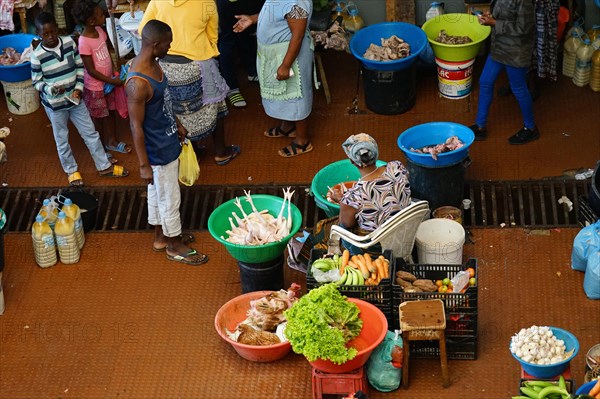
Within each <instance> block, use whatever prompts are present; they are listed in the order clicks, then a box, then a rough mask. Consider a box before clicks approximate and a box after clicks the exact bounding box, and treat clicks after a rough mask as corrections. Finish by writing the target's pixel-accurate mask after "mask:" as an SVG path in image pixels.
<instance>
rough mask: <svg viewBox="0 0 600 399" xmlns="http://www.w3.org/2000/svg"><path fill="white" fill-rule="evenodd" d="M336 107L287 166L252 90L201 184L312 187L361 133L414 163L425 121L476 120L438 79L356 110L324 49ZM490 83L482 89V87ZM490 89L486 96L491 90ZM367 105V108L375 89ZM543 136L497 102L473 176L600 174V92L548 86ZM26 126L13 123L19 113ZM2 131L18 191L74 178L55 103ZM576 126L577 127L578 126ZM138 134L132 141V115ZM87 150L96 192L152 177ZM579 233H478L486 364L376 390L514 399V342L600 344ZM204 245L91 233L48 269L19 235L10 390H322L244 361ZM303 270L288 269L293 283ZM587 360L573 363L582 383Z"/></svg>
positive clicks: (346, 75)
mask: <svg viewBox="0 0 600 399" xmlns="http://www.w3.org/2000/svg"><path fill="white" fill-rule="evenodd" d="M324 61H325V68H326V70H327V74H328V78H329V84H330V87H331V90H332V96H333V101H334V102H333V104H331V105H329V106H327V105H326V104H325V100H324V96H323V93H322V92H321V91H317V92H316V96H315V104H314V112H313V119H312V130H313V132H314V138H313V144H314V145H315V151H313V152H312V153H310V154H307V155H305V156H302V157H298V158H295V159H290V160H284V159H282V158H279V157H278V156H277V155H276V150H277V148H279V147H281V146H283V145H285V144H286V140H285V139H267V138H265V137H264V136H263V135H262V131H263V130H264V129H265V128H267V127H268V126H270V122H269V121H268V118H267V117H265V116H264V114H263V113H262V110H261V108H260V106H259V101H258V93H257V87H256V86H253V85H252V86H251V85H247V86H245V87H244V89H245V90H244V95H245V96H246V97H247V100H248V101H249V103H250V105H249V107H248V108H246V109H244V110H235V109H232V110H231V114H230V116H229V117H228V119H227V128H228V132H229V133H228V134H229V141H230V142H232V143H239V144H240V145H241V146H242V149H243V153H242V155H240V157H239V158H238V159H236V160H235V161H234V162H232V163H231V164H230V165H228V166H226V167H217V166H216V165H214V163H213V162H212V156H211V155H210V148H209V153H208V154H207V155H206V156H204V157H203V158H202V159H201V160H200V163H201V178H200V181H199V183H198V184H247V185H249V186H251V185H252V184H261V183H269V182H277V183H282V182H304V183H305V182H309V181H310V180H311V179H312V176H313V175H314V174H315V172H316V171H317V170H319V169H320V168H321V167H323V166H324V165H326V164H328V163H330V162H332V161H334V160H338V159H342V158H343V152H342V150H341V148H340V143H341V142H342V140H343V139H345V138H346V137H347V135H349V134H351V133H356V132H359V131H365V132H368V133H371V134H372V135H374V136H375V137H376V138H377V139H378V141H379V143H380V147H381V158H382V159H386V160H387V159H393V158H397V159H401V160H404V157H403V155H402V154H401V153H400V151H399V150H398V148H397V146H396V144H395V142H396V138H397V136H398V135H399V133H401V132H402V131H403V130H404V129H406V128H408V127H410V126H412V125H414V124H417V123H422V122H427V121H433V120H451V121H457V122H461V123H465V124H469V123H471V121H472V120H473V119H474V111H473V110H475V109H476V104H475V102H473V103H472V104H471V105H470V106H471V111H469V103H468V101H467V100H458V101H451V100H446V99H442V98H439V97H438V95H437V93H436V78H435V76H426V77H423V78H421V80H420V82H419V86H418V87H419V89H418V95H417V104H416V106H415V107H414V108H413V109H412V110H411V111H409V112H407V113H405V114H402V115H397V116H381V115H376V114H372V113H369V114H366V115H348V114H347V112H346V109H347V107H349V106H351V100H352V98H353V97H354V95H355V90H356V88H355V84H356V74H355V72H356V63H355V61H354V59H352V57H350V56H348V55H346V54H338V53H327V54H324ZM475 92H476V91H475ZM361 93H362V89H361ZM475 94H476V93H475ZM360 107H361V108H362V109H364V108H365V107H364V101H363V99H362V95H361V104H360ZM535 109H536V115H537V120H538V124H539V126H540V129H541V131H542V138H541V139H540V140H539V141H537V142H535V143H532V144H529V145H525V146H520V147H513V146H509V145H508V143H507V138H508V136H510V135H511V134H512V133H513V132H514V131H516V130H517V129H518V128H519V127H520V125H521V122H520V117H519V113H518V109H517V106H516V103H515V101H514V99H512V98H510V97H508V98H498V99H496V100H495V101H494V104H493V106H492V111H491V117H490V125H489V129H490V138H489V139H488V140H487V141H485V142H481V143H476V144H475V145H474V146H473V147H472V150H471V152H470V156H471V158H472V160H473V162H472V165H471V166H470V167H469V168H468V170H467V177H468V178H471V179H528V178H536V179H537V178H542V177H545V176H556V175H561V174H562V173H563V171H564V170H567V169H577V168H579V167H592V166H593V165H594V164H595V162H596V160H598V158H600V127H599V125H598V119H597V118H598V117H597V115H598V114H597V110H598V109H600V95H599V94H598V93H593V92H592V91H591V90H590V89H589V88H584V89H582V88H577V87H575V86H574V85H572V84H571V83H570V82H569V81H567V80H566V79H561V80H560V81H559V82H558V83H557V84H548V85H547V86H545V87H544V91H543V93H542V97H541V98H540V99H539V100H537V101H536V103H535ZM9 117H10V118H12V121H8V118H9ZM0 125H8V126H10V127H11V129H12V134H11V136H10V137H9V138H8V140H7V146H8V153H9V159H10V160H9V162H8V163H7V164H6V165H4V166H2V167H1V168H2V169H1V175H0V176H1V177H2V178H3V179H2V180H3V182H6V183H7V184H8V185H9V186H11V187H15V186H60V185H64V184H65V183H66V178H65V176H64V174H63V173H62V171H61V169H60V166H59V163H58V159H57V157H56V153H55V148H54V143H53V140H52V133H51V129H50V128H49V126H48V125H49V123H48V121H47V118H46V116H45V115H44V113H43V111H42V110H39V111H37V112H36V113H34V114H32V115H28V116H14V115H10V114H7V112H6V107H5V104H4V102H3V101H2V102H0ZM564 133H566V134H564ZM122 137H123V138H124V139H125V141H130V138H129V135H128V131H127V127H126V125H125V124H123V135H122ZM72 143H73V147H74V149H75V152H76V154H77V158H78V160H79V162H80V166H81V171H82V173H83V176H84V178H85V180H86V183H87V184H88V185H103V184H111V185H112V184H127V185H132V184H138V183H140V180H139V179H138V177H137V169H136V166H137V162H136V157H135V155H133V154H132V155H119V156H118V158H119V159H120V160H121V161H122V163H123V164H125V165H126V166H127V167H129V168H130V169H131V170H132V176H131V177H129V178H127V179H101V178H99V177H97V176H96V174H95V173H94V170H93V165H92V163H91V160H90V158H89V156H88V155H87V154H86V152H85V151H84V149H83V148H82V143H81V140H80V139H78V138H76V137H74V138H73V140H72ZM577 231H578V230H577V229H557V230H551V231H549V232H545V233H547V235H540V234H536V233H538V232H535V231H534V232H530V231H527V230H525V229H520V228H507V229H485V230H475V231H474V236H475V241H476V242H475V244H473V245H467V246H465V248H464V252H465V256H474V257H477V258H478V259H479V266H480V275H479V284H480V291H479V297H480V299H479V357H478V360H476V361H450V363H449V364H450V375H451V379H452V386H451V387H450V388H448V389H445V390H444V389H442V388H441V383H440V381H439V368H438V362H436V361H433V360H415V361H414V362H412V363H411V365H412V367H411V385H410V390H409V391H396V392H394V393H389V394H383V393H378V392H375V391H373V390H372V391H371V392H372V396H371V397H373V398H396V397H410V398H430V397H433V396H436V397H442V398H474V399H475V398H494V399H495V398H506V397H509V396H511V395H513V394H516V393H517V386H518V382H519V368H518V363H517V362H516V361H515V360H514V359H513V358H512V357H511V355H510V354H509V352H508V343H509V339H510V336H511V335H512V334H513V333H514V332H516V331H518V329H520V328H521V327H527V326H530V325H532V324H548V325H553V326H559V327H562V328H565V329H567V330H569V331H571V332H573V333H574V334H575V335H576V336H577V337H578V339H579V343H580V345H581V348H582V349H581V351H583V352H585V351H586V350H587V348H589V347H590V346H592V345H593V344H595V343H597V342H600V327H599V326H600V303H599V302H598V301H595V302H594V301H590V300H587V299H586V298H585V296H584V294H583V291H582V289H581V287H582V281H583V275H582V274H581V273H578V272H573V271H571V269H570V253H571V246H572V242H573V238H574V237H575V235H576V234H577ZM195 235H196V238H197V244H196V245H195V247H196V248H197V249H199V250H201V251H204V252H206V253H208V254H209V256H210V257H211V261H210V263H208V264H207V265H205V266H202V267H200V268H193V267H188V266H184V265H180V264H176V263H173V262H169V261H167V260H166V259H165V258H164V254H157V253H154V252H152V250H151V248H150V245H151V240H152V237H151V235H150V234H148V233H135V234H133V233H132V234H117V233H90V234H88V235H87V236H86V237H87V242H86V246H85V248H84V252H83V255H82V259H81V261H80V263H79V264H77V265H72V266H66V265H60V264H58V265H56V266H55V267H53V268H50V269H47V270H43V269H40V268H38V267H37V266H36V265H35V263H34V261H33V256H32V248H31V241H30V238H29V235H28V234H13V233H9V234H7V235H6V237H5V244H6V264H7V266H6V268H5V271H4V277H3V282H4V288H5V297H6V312H5V314H4V315H3V316H1V317H0V333H1V334H0V397H1V398H46V397H48V398H50V397H52V398H57V397H61V398H104V397H125V398H175V397H183V398H237V397H245V396H251V397H256V398H277V399H279V398H303V399H304V398H310V397H311V386H310V367H309V366H308V363H307V362H306V360H304V358H303V357H301V356H299V355H294V354H292V355H289V356H288V357H286V358H285V359H283V360H281V361H279V362H276V363H271V364H257V363H251V362H248V361H245V360H243V359H241V358H240V357H239V356H238V355H237V354H236V353H235V352H234V351H233V349H232V348H231V347H229V346H228V345H227V344H225V343H223V342H222V341H221V340H220V338H219V337H218V336H217V334H216V333H215V331H214V327H213V318H214V314H215V313H216V311H217V309H218V308H219V307H220V306H221V305H222V304H223V303H224V302H226V301H227V300H228V299H230V298H232V297H234V296H236V295H238V294H239V293H240V283H239V274H238V269H237V267H236V264H235V261H234V260H233V259H232V258H231V257H230V256H229V255H228V254H227V253H226V252H225V251H224V250H223V248H222V247H221V246H220V245H218V244H217V243H216V242H215V241H214V240H213V239H212V238H211V237H210V235H209V234H208V233H207V232H197V233H196V234H195ZM291 281H299V282H302V283H303V275H301V274H299V273H297V272H294V271H291V270H290V269H287V270H286V282H288V283H289V282H291ZM583 367H584V356H583V354H582V353H580V354H579V355H578V356H577V357H576V358H575V360H574V361H573V363H572V372H573V375H574V377H575V380H576V383H577V385H579V384H581V382H582V380H583Z"/></svg>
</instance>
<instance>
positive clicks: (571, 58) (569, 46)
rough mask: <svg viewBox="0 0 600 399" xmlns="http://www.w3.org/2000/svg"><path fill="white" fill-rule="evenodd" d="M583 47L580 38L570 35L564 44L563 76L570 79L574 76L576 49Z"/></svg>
mask: <svg viewBox="0 0 600 399" xmlns="http://www.w3.org/2000/svg"><path fill="white" fill-rule="evenodd" d="M582 45H583V42H582V41H581V38H580V37H579V36H577V35H571V36H569V38H568V39H567V40H565V44H564V54H563V69H562V73H563V75H565V76H567V77H569V78H572V77H573V75H575V62H576V59H577V49H579V47H581V46H582Z"/></svg>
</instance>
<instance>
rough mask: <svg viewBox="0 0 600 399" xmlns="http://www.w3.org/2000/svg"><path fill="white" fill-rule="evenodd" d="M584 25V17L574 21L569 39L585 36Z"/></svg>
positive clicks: (569, 32) (569, 31)
mask: <svg viewBox="0 0 600 399" xmlns="http://www.w3.org/2000/svg"><path fill="white" fill-rule="evenodd" d="M584 23H585V21H584V19H583V18H582V17H579V18H578V19H577V20H576V21H573V25H572V26H571V28H569V30H568V31H567V37H571V36H579V37H581V36H583V34H584V33H585V31H584V30H583V28H582V26H583V25H584Z"/></svg>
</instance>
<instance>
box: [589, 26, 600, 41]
mask: <svg viewBox="0 0 600 399" xmlns="http://www.w3.org/2000/svg"><path fill="white" fill-rule="evenodd" d="M587 35H588V37H589V38H590V40H591V41H592V42H593V41H594V40H596V39H597V38H599V37H600V25H594V26H592V27H591V28H590V29H589V30H588V31H587Z"/></svg>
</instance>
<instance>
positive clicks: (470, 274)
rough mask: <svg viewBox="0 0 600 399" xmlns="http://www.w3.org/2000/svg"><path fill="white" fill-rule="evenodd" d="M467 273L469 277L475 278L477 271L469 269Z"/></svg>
mask: <svg viewBox="0 0 600 399" xmlns="http://www.w3.org/2000/svg"><path fill="white" fill-rule="evenodd" d="M467 273H469V277H475V269H473V268H472V267H469V268H468V269H467Z"/></svg>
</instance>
